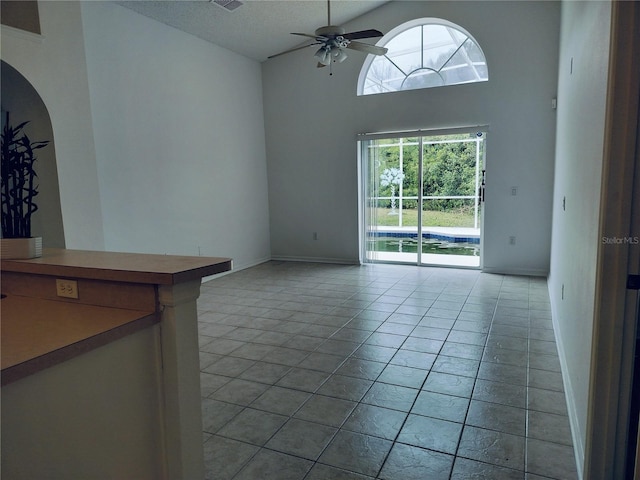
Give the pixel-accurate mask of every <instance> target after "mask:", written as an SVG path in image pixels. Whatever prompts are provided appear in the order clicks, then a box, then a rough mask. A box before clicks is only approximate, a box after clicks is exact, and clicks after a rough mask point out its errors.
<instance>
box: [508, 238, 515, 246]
mask: <svg viewBox="0 0 640 480" xmlns="http://www.w3.org/2000/svg"><path fill="white" fill-rule="evenodd" d="M515 244H516V237H509V245H515Z"/></svg>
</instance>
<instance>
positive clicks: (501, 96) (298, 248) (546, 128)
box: [263, 1, 560, 274]
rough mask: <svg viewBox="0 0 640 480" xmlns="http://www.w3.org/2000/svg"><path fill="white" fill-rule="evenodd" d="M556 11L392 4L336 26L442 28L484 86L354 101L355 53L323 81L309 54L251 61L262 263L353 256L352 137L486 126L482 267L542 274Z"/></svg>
mask: <svg viewBox="0 0 640 480" xmlns="http://www.w3.org/2000/svg"><path fill="white" fill-rule="evenodd" d="M559 13H560V7H559V3H557V2H546V1H543V2H521V1H514V2H506V1H505V2H431V1H429V2H426V1H399V2H392V3H389V4H386V5H384V6H382V7H380V8H378V9H376V10H374V11H373V12H371V13H369V14H367V15H365V16H363V17H361V18H359V19H357V20H356V21H354V22H352V23H351V24H350V25H348V26H347V27H348V29H349V30H356V29H361V28H378V29H380V30H382V31H383V32H387V31H389V30H391V29H392V28H394V27H395V26H397V25H399V24H401V23H404V22H406V21H409V20H412V19H414V18H422V17H437V18H443V19H446V20H449V21H452V22H454V23H456V24H458V25H460V26H462V27H463V28H465V29H466V30H467V31H469V33H471V35H473V36H474V38H475V39H476V40H477V41H478V42H479V43H480V45H481V47H482V48H483V50H484V53H485V55H486V57H487V61H488V65H489V82H485V83H479V84H471V85H457V86H451V87H444V88H432V89H425V90H412V91H405V92H396V93H391V94H384V95H376V96H366V97H356V95H355V93H356V86H357V79H358V74H359V72H360V68H361V66H362V63H363V61H364V58H365V57H364V55H363V54H361V53H359V52H351V53H350V55H349V58H348V59H347V61H345V62H344V63H342V64H338V65H335V66H334V74H333V76H329V72H328V69H327V68H325V69H317V68H316V64H315V62H314V59H313V53H314V51H313V49H312V48H309V49H306V50H301V51H298V52H295V53H292V54H289V55H285V56H282V57H278V58H276V59H273V60H269V61H267V62H265V63H263V88H264V99H265V125H266V132H267V158H268V172H269V200H270V215H271V245H272V254H273V255H274V257H278V258H314V259H319V260H337V261H344V262H356V261H357V260H358V219H357V162H356V135H357V134H358V133H363V132H376V131H389V130H402V129H416V128H442V127H453V126H472V125H485V124H488V125H489V126H490V128H489V136H488V147H487V155H488V157H487V193H486V215H485V220H484V227H485V245H484V268H485V270H487V271H496V272H509V273H532V274H546V273H547V272H548V268H549V256H550V230H551V211H552V194H553V161H554V141H555V111H554V110H552V108H551V99H552V98H554V97H555V96H556V86H557V66H558V56H557V55H558V38H559V26H560V15H559ZM322 23H323V19H321V18H319V19H318V24H319V25H320V24H322ZM274 53H275V52H274ZM512 186H517V187H518V196H516V197H512V196H511V187H512ZM313 232H318V240H313ZM510 236H516V237H517V243H516V245H515V246H509V245H508V239H509V237H510Z"/></svg>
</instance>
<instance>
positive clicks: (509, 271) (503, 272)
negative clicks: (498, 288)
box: [482, 267, 549, 278]
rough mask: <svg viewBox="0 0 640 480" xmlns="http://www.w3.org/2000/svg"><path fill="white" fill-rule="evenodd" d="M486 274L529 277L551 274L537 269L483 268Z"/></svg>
mask: <svg viewBox="0 0 640 480" xmlns="http://www.w3.org/2000/svg"><path fill="white" fill-rule="evenodd" d="M482 271H483V272H484V273H497V274H500V275H524V276H527V277H545V278H546V276H547V275H548V274H549V271H548V270H542V269H537V268H495V267H482Z"/></svg>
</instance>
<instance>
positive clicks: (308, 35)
mask: <svg viewBox="0 0 640 480" xmlns="http://www.w3.org/2000/svg"><path fill="white" fill-rule="evenodd" d="M291 35H300V36H302V37H309V38H317V37H316V36H315V35H311V34H310V33H295V32H291Z"/></svg>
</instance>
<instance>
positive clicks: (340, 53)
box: [332, 48, 347, 63]
mask: <svg viewBox="0 0 640 480" xmlns="http://www.w3.org/2000/svg"><path fill="white" fill-rule="evenodd" d="M332 56H333V59H334V60H335V61H336V62H338V63H342V62H344V61H345V60H346V59H347V54H346V52H345V51H344V50H341V49H339V48H338V49H336V50H335V51H334V52H333V53H332Z"/></svg>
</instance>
